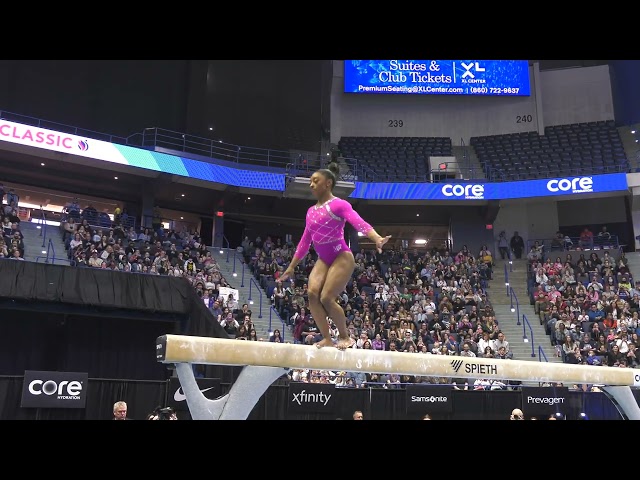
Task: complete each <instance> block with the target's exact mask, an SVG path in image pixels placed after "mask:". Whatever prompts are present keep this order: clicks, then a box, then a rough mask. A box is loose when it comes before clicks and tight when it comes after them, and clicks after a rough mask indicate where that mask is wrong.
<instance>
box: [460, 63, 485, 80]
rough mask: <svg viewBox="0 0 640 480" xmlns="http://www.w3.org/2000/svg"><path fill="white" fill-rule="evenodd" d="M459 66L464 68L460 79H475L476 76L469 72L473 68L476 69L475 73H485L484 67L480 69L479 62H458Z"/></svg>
mask: <svg viewBox="0 0 640 480" xmlns="http://www.w3.org/2000/svg"><path fill="white" fill-rule="evenodd" d="M460 65H462V68H464V70H465V71H464V73H463V74H462V77H461V78H465V77H471V78H476V76H475V75H474V74H473V72H472V71H471V69H472V68H473V67H476V68H475V69H474V70H475V71H476V73H480V72H484V71H485V69H484V67H481V66H480V63H479V62H471V63H464V62H460Z"/></svg>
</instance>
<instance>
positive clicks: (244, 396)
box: [176, 363, 291, 420]
mask: <svg viewBox="0 0 640 480" xmlns="http://www.w3.org/2000/svg"><path fill="white" fill-rule="evenodd" d="M290 370H291V369H289V368H281V367H260V366H246V367H244V368H243V369H242V371H241V372H240V375H238V378H237V379H236V381H235V382H234V384H233V385H232V386H231V390H230V391H229V393H227V394H226V395H223V396H222V397H220V398H216V399H215V400H209V399H208V398H207V397H205V396H204V394H203V393H202V392H201V391H200V388H198V384H197V382H196V378H195V376H194V375H193V365H192V364H191V363H176V373H177V374H178V378H179V380H180V385H182V391H183V392H184V395H185V397H186V399H187V406H188V407H189V412H190V413H191V418H192V419H193V420H246V419H247V417H248V416H249V414H250V413H251V411H252V410H253V407H255V406H256V403H258V400H260V397H262V395H264V392H266V391H267V388H269V386H270V385H271V384H272V383H273V382H275V381H276V380H277V379H278V378H280V377H282V376H283V375H284V374H286V373H288V372H289V371H290Z"/></svg>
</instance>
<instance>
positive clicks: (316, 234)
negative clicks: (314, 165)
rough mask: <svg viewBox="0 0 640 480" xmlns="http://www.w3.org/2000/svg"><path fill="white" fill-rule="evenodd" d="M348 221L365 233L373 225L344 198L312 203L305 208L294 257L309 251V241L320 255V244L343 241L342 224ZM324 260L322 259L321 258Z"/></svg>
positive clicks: (301, 255) (333, 243)
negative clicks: (302, 230)
mask: <svg viewBox="0 0 640 480" xmlns="http://www.w3.org/2000/svg"><path fill="white" fill-rule="evenodd" d="M345 222H349V224H350V225H351V226H353V228H355V229H356V230H357V231H358V232H360V233H362V234H363V235H366V234H367V233H369V232H370V231H371V230H372V228H373V227H371V225H369V224H368V223H367V222H365V221H364V220H363V219H362V217H360V215H358V213H357V212H356V211H355V210H354V209H353V207H352V206H351V204H350V203H349V202H347V201H346V200H343V199H341V198H338V197H332V198H331V199H329V200H327V201H326V202H325V203H323V204H322V205H313V206H312V207H310V208H309V210H307V217H306V225H305V229H304V233H303V234H302V238H301V239H300V243H298V248H296V252H295V254H294V257H295V258H298V259H302V258H304V257H305V255H306V254H307V253H308V252H309V248H310V247H311V243H312V242H313V246H314V248H315V249H316V251H317V252H318V255H319V256H320V257H322V255H321V252H320V250H325V248H324V247H321V248H318V247H320V246H321V245H327V246H329V245H335V244H340V243H342V242H344V225H345ZM323 260H324V259H323Z"/></svg>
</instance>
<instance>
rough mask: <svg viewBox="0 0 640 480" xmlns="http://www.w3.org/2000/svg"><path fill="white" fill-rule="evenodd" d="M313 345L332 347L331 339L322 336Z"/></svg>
mask: <svg viewBox="0 0 640 480" xmlns="http://www.w3.org/2000/svg"><path fill="white" fill-rule="evenodd" d="M314 345H315V346H316V348H322V347H333V340H331V339H330V338H323V339H322V340H320V341H319V342H316V343H314Z"/></svg>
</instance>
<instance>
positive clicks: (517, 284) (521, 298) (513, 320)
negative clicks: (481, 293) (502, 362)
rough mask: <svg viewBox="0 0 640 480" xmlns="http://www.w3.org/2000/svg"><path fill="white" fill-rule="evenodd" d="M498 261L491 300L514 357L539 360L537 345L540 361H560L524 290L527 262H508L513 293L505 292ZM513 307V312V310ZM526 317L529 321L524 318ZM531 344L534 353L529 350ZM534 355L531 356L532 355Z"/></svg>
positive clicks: (492, 282)
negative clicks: (540, 350) (541, 354)
mask: <svg viewBox="0 0 640 480" xmlns="http://www.w3.org/2000/svg"><path fill="white" fill-rule="evenodd" d="M499 265H500V262H498V265H497V267H498V268H495V269H494V271H495V274H494V277H493V280H491V281H490V282H489V287H490V288H489V290H490V301H491V304H492V305H493V308H494V311H495V312H496V319H497V320H498V323H499V325H500V329H501V330H502V331H503V332H504V334H505V337H506V338H507V340H508V341H509V344H510V346H511V349H512V350H513V352H514V358H517V359H519V360H533V361H540V358H539V347H541V348H542V351H543V353H544V355H543V358H542V360H543V361H544V360H545V356H546V360H548V361H549V362H554V363H555V362H560V361H561V360H560V359H558V358H557V357H555V356H554V348H553V347H552V346H551V342H550V340H549V337H548V336H547V334H546V333H545V331H544V327H543V326H542V325H540V321H539V320H538V316H537V315H536V314H535V310H534V307H533V305H531V304H530V302H529V295H528V293H527V261H526V260H513V261H512V263H511V264H508V263H507V272H508V273H507V275H508V282H509V287H510V288H511V289H512V290H513V293H514V295H510V294H508V291H509V290H508V289H507V286H506V285H505V278H504V277H505V276H504V273H503V272H504V267H502V268H500V267H499ZM512 308H513V310H514V311H512ZM523 316H524V317H526V319H527V321H528V322H529V323H528V324H527V323H526V322H525V321H524V317H523ZM532 345H533V352H532ZM532 354H533V356H532Z"/></svg>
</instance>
